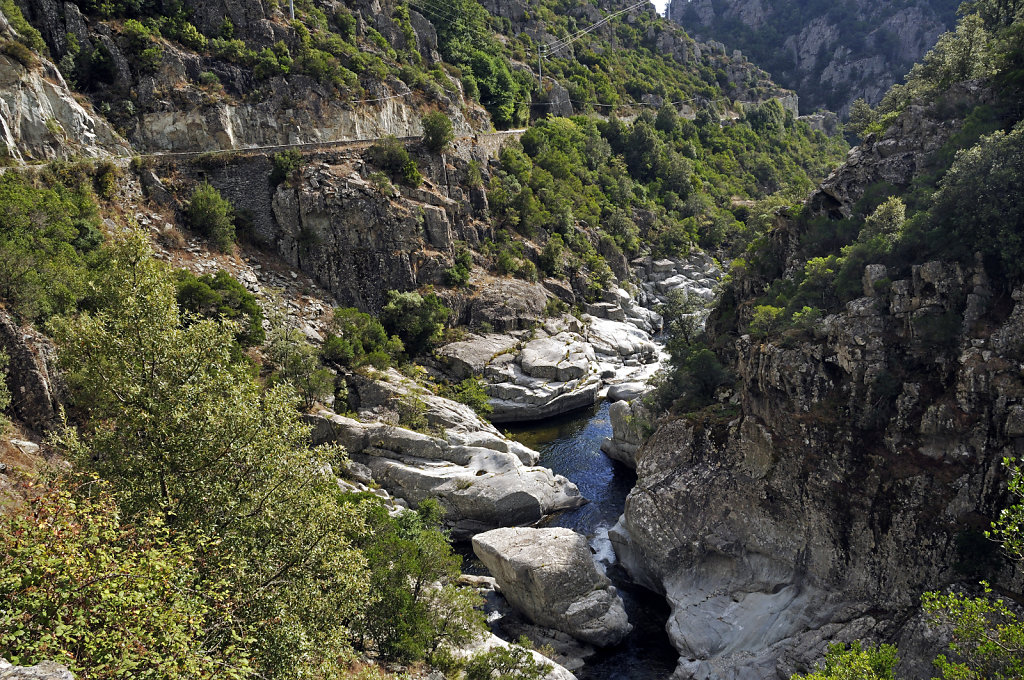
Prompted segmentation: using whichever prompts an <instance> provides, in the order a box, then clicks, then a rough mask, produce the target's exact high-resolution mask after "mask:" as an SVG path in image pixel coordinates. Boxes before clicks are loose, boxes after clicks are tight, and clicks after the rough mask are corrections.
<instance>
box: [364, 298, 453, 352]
mask: <svg viewBox="0 0 1024 680" xmlns="http://www.w3.org/2000/svg"><path fill="white" fill-rule="evenodd" d="M449 314H451V311H450V310H449V309H448V308H447V307H446V306H445V304H444V301H443V300H441V298H439V297H438V296H437V295H435V294H434V293H427V294H426V295H420V294H419V293H417V292H412V291H410V292H406V293H399V292H398V291H397V290H391V291H388V302H387V304H386V305H384V309H383V310H381V314H380V320H381V323H383V324H384V328H386V329H387V331H388V333H392V334H394V335H397V336H398V337H399V338H401V340H402V343H403V344H404V345H405V348H406V350H407V351H408V352H409V354H411V355H413V356H416V355H418V354H420V353H421V352H423V351H424V350H426V349H427V347H428V346H429V345H430V344H431V343H432V342H435V341H437V340H438V339H439V338H440V337H441V332H442V331H443V330H444V325H445V323H446V322H447V321H448V315H449Z"/></svg>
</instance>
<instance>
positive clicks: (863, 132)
mask: <svg viewBox="0 0 1024 680" xmlns="http://www.w3.org/2000/svg"><path fill="white" fill-rule="evenodd" d="M876 120H877V116H876V115H875V112H874V111H873V110H872V109H871V105H870V104H868V103H867V102H866V101H864V99H857V100H856V101H854V102H853V104H852V105H851V106H850V120H849V122H847V124H846V129H847V130H849V131H850V132H852V133H853V134H854V135H856V136H857V138H858V139H864V137H866V136H867V135H868V132H869V131H870V129H871V127H872V126H874V124H875V121H876Z"/></svg>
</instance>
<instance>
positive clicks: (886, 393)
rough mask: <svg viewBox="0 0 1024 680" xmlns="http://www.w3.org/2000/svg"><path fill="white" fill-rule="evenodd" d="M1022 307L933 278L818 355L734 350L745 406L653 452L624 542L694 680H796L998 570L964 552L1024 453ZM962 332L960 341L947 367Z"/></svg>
mask: <svg viewBox="0 0 1024 680" xmlns="http://www.w3.org/2000/svg"><path fill="white" fill-rule="evenodd" d="M884 275H885V272H884V271H871V270H869V272H868V276H867V278H868V280H869V282H870V280H873V277H879V278H881V277H884ZM874 280H877V279H874ZM1022 300H1024V290H1017V291H1014V293H1013V296H1012V299H1007V298H997V297H995V296H993V293H992V291H991V290H990V289H989V287H988V284H987V281H986V277H985V273H984V271H983V270H982V269H981V268H980V267H976V268H973V269H963V268H960V267H959V266H958V265H949V264H944V263H941V262H932V263H927V264H925V265H920V266H918V267H915V268H914V270H913V276H912V278H910V279H906V280H898V281H895V282H893V283H892V288H891V292H890V293H889V295H888V296H887V297H879V296H878V295H876V294H875V293H874V291H873V290H872V291H871V295H870V296H866V297H864V298H861V299H859V300H856V301H854V302H851V303H849V305H848V306H847V309H846V310H845V311H844V312H842V313H840V314H835V315H832V316H830V317H828V318H827V319H826V320H825V321H824V323H823V324H822V329H821V332H823V333H824V334H825V337H824V338H823V339H821V340H815V339H813V338H804V339H797V340H792V341H791V342H789V343H787V345H788V346H782V345H779V344H761V343H758V342H756V341H754V340H752V339H751V338H750V337H749V336H744V337H742V338H740V339H738V340H737V341H736V343H735V355H736V359H735V364H734V369H735V371H736V373H737V379H738V380H737V384H738V385H740V386H741V387H740V388H739V390H738V391H737V393H736V395H735V396H734V398H733V400H732V401H733V402H735V403H726V404H721V405H719V406H718V407H716V408H715V409H713V411H712V413H711V414H709V415H708V417H707V418H706V419H705V420H703V421H701V422H696V423H693V422H686V421H678V422H676V423H673V424H672V425H670V426H668V427H665V428H662V429H660V430H659V431H658V432H657V434H656V435H655V436H654V437H653V438H652V439H651V440H650V441H649V442H648V443H647V444H646V445H645V446H644V447H643V448H642V449H641V450H640V452H639V453H638V454H637V472H638V476H639V480H638V482H637V486H636V488H635V489H634V490H633V491H632V492H631V494H630V496H629V499H628V500H627V504H626V511H625V515H624V517H623V521H622V524H621V527H620V529H621V534H620V544H625V553H626V554H627V556H628V559H627V561H628V562H629V563H630V564H631V565H632V568H633V569H634V571H635V572H636V573H637V574H639V575H640V576H641V578H642V579H644V580H645V581H646V583H647V584H648V585H650V586H652V587H654V588H656V589H658V590H661V591H664V592H665V593H666V594H667V597H668V600H669V602H670V603H671V605H672V607H673V615H672V620H671V622H670V624H669V632H670V635H671V636H672V638H673V640H674V642H675V643H676V645H677V648H678V649H679V650H680V654H681V656H682V660H681V664H680V677H698V678H727V677H737V678H738V677H760V678H774V677H788V674H789V673H791V672H793V671H797V670H801V669H804V668H807V667H809V665H810V664H812V663H813V662H814V661H815V660H816V659H817V658H820V656H821V655H822V654H823V653H824V651H825V641H826V640H835V639H838V640H852V639H857V638H863V637H875V638H883V639H889V640H892V639H897V638H899V637H901V635H903V634H904V632H905V631H904V630H903V625H902V624H903V623H904V621H905V620H906V618H907V617H908V616H909V615H910V613H911V612H912V611H913V610H914V609H915V606H916V603H917V598H918V597H919V595H920V593H921V592H922V591H923V590H925V589H928V588H937V587H941V586H942V585H944V584H946V583H949V582H951V581H954V580H956V579H957V578H958V577H962V576H964V573H962V570H964V569H966V570H967V571H968V572H971V570H972V569H974V568H975V567H977V568H979V569H980V568H984V567H985V566H986V564H985V563H984V560H985V559H986V557H985V556H979V555H977V554H974V555H972V554H968V553H965V552H963V546H964V545H965V543H964V541H966V540H969V539H968V538H965V537H969V536H972V535H973V536H977V535H978V532H979V531H980V530H981V529H984V528H985V527H987V526H988V523H989V522H990V521H991V518H993V517H994V516H995V514H996V512H997V510H998V509H999V508H1000V503H1001V502H1002V501H1003V500H1004V499H1003V498H1002V487H1001V486H1000V479H1001V461H1002V459H1003V457H1005V456H1014V455H1019V451H1020V447H1021V439H1020V437H1021V435H1022V434H1024V404H1022V401H1024V381H1022V379H1021V373H1020V363H1019V362H1020V356H1019V354H1020V350H1019V348H1020V347H1021V343H1022V342H1024V305H1022V304H1021V301H1022ZM1010 310H1012V311H1010ZM1007 312H1009V313H1007ZM949 319H954V320H955V326H956V329H960V328H962V329H964V332H963V334H962V335H959V336H958V337H957V342H958V345H957V346H956V347H955V348H952V349H950V350H949V351H944V350H942V349H941V348H937V346H936V343H937V342H940V341H941V338H937V337H935V335H934V334H936V333H937V331H936V330H935V328H936V327H937V326H938V324H939V323H940V320H947V321H948V320H949ZM956 329H954V331H953V332H954V334H956V333H957V330H956ZM988 557H992V555H991V554H989V555H988ZM974 560H977V562H974ZM958 570H959V571H958ZM906 634H907V635H910V634H911V633H910V632H906ZM751 674H752V675H751ZM910 677H917V676H916V675H911V676H910ZM923 677H929V676H927V675H925V676H923Z"/></svg>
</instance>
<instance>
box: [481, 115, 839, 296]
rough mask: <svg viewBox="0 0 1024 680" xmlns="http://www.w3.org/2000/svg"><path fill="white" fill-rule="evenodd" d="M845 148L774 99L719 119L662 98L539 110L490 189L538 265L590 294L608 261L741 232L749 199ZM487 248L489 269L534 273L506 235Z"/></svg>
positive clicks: (811, 171)
mask: <svg viewBox="0 0 1024 680" xmlns="http://www.w3.org/2000/svg"><path fill="white" fill-rule="evenodd" d="M844 151H845V147H844V145H843V143H842V141H841V140H837V139H834V138H828V137H825V136H824V135H823V134H821V133H820V132H813V131H811V130H810V128H808V127H807V125H806V124H805V123H802V122H797V121H795V120H794V119H793V117H792V115H791V114H789V113H787V112H785V111H784V110H783V109H782V107H781V106H780V105H779V104H778V102H776V101H775V100H769V101H768V102H766V103H764V104H762V105H760V106H757V107H753V108H751V109H750V110H748V111H747V113H746V115H745V117H744V118H743V119H742V120H740V121H736V122H726V123H725V124H722V123H721V122H720V121H719V116H718V114H717V113H716V112H715V110H714V109H704V110H702V111H701V112H700V113H699V114H698V115H697V118H696V120H695V121H690V120H688V119H686V118H683V117H681V116H678V115H677V114H676V112H675V109H674V108H673V107H669V106H666V107H664V108H662V109H661V110H660V111H659V112H658V114H657V116H655V115H654V114H653V113H650V112H647V113H645V114H644V115H642V116H641V117H640V118H639V119H638V120H636V121H635V122H633V123H630V124H627V123H623V122H621V121H619V120H617V119H615V118H612V119H610V120H609V121H607V122H603V121H596V120H594V119H592V118H587V117H582V116H580V117H575V118H549V119H546V120H543V121H539V122H538V123H537V124H536V125H534V126H533V127H531V128H530V129H529V130H528V131H527V132H526V133H525V134H524V135H523V136H522V138H521V146H517V145H514V144H512V145H508V146H506V148H505V149H504V150H503V151H502V153H501V169H500V170H499V171H498V173H497V174H496V175H495V176H494V178H493V179H492V180H491V182H490V186H489V199H490V205H491V207H492V209H493V210H494V212H495V214H496V216H497V217H498V219H499V224H500V225H501V226H502V227H504V228H505V229H506V230H508V231H509V232H518V233H519V234H521V235H523V236H525V237H528V238H535V239H538V240H540V241H541V242H546V243H545V245H544V249H543V252H542V254H541V257H540V259H539V264H540V268H541V271H542V272H543V273H544V274H545V275H547V276H556V277H562V276H564V275H565V273H566V272H572V273H573V275H574V276H581V275H582V276H585V277H586V278H587V283H586V284H585V286H581V287H588V288H589V290H590V294H591V295H592V296H593V297H596V296H597V295H599V294H600V291H601V290H602V289H603V288H604V287H606V284H607V282H608V279H609V277H610V275H611V273H612V271H611V270H609V268H608V264H607V263H611V264H612V265H613V266H615V265H616V264H617V263H621V262H622V261H623V258H632V257H635V256H636V255H638V254H640V253H641V252H649V253H653V254H654V255H656V256H678V255H680V254H684V253H686V252H687V251H688V250H689V248H690V247H691V246H692V245H694V244H700V245H701V246H703V247H704V248H707V249H711V250H718V249H721V248H723V247H727V246H735V245H736V243H737V242H743V241H745V240H746V239H748V238H749V235H748V232H749V229H748V227H747V225H746V224H744V223H743V222H741V221H740V218H742V219H747V217H748V215H749V209H748V207H747V206H748V204H749V203H750V202H751V201H752V200H754V199H764V198H766V197H768V196H769V195H771V194H774V193H777V192H781V193H782V194H783V195H785V196H789V197H790V198H796V197H797V196H799V195H801V194H804V193H806V191H807V190H809V189H810V187H811V186H812V179H811V178H815V177H822V176H823V175H824V174H825V172H826V169H827V167H828V164H829V163H832V162H835V161H837V160H838V159H839V158H840V157H841V155H842V154H843V152H844ZM578 227H583V229H582V230H581V229H579V228H578ZM495 252H496V255H497V266H498V269H499V271H504V272H505V273H517V274H520V275H522V276H524V277H525V278H532V277H533V276H536V274H535V273H534V272H533V271H532V270H529V269H527V270H526V271H525V273H524V271H522V268H523V266H524V263H523V262H522V260H521V254H519V253H517V252H516V251H515V250H514V245H513V244H510V243H507V242H504V241H502V240H501V239H499V241H498V243H496V244H495ZM617 266H618V269H615V273H617V274H618V275H619V276H620V277H621V276H622V275H623V273H624V272H623V271H622V269H623V267H622V265H621V264H617Z"/></svg>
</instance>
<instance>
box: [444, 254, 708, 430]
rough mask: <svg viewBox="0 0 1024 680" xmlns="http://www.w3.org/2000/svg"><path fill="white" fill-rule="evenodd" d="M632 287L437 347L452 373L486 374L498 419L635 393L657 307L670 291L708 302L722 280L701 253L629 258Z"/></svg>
mask: <svg viewBox="0 0 1024 680" xmlns="http://www.w3.org/2000/svg"><path fill="white" fill-rule="evenodd" d="M633 273H634V277H635V280H636V281H637V282H638V283H637V285H636V286H631V287H632V288H633V292H632V293H630V292H629V291H627V290H626V289H624V288H619V287H614V288H612V289H610V290H608V291H606V293H605V295H604V299H603V301H602V302H598V303H593V304H588V305H586V307H585V312H584V313H581V314H579V315H578V316H574V315H569V314H566V315H563V316H561V317H559V318H554V319H547V320H545V321H544V322H543V323H539V324H538V325H536V326H534V327H533V328H530V329H527V330H518V331H517V330H513V331H508V332H504V333H480V334H476V335H471V336H470V337H469V338H467V339H466V340H463V341H460V342H454V343H451V344H448V345H446V346H444V347H442V348H440V349H439V350H438V352H437V356H438V358H439V360H440V362H441V365H442V367H443V370H444V371H446V372H447V373H448V375H449V376H450V377H452V378H455V379H463V378H466V377H469V376H471V375H479V376H482V377H483V380H484V381H485V383H486V387H487V390H488V393H489V394H490V397H491V405H492V407H493V408H494V413H493V414H492V416H491V420H492V421H493V422H495V423H517V422H532V421H537V420H542V419H544V418H550V417H553V416H558V415H562V414H565V413H571V412H573V411H576V410H579V409H582V408H586V407H588V406H593V405H594V404H595V403H596V402H597V400H598V399H599V398H600V397H602V396H605V395H610V396H612V398H625V399H629V398H633V397H636V396H638V395H639V394H640V393H641V392H642V391H643V385H644V384H645V383H646V382H647V380H648V379H649V378H650V377H651V376H652V375H653V374H654V373H655V372H656V371H657V370H658V368H659V366H660V362H661V361H662V359H663V358H664V353H663V350H662V349H661V347H660V345H659V343H658V342H656V340H655V337H656V336H657V334H658V333H659V332H660V331H661V328H662V319H661V316H660V315H659V314H658V313H657V311H655V310H656V308H657V307H659V306H660V305H661V304H663V303H664V302H666V301H667V298H668V295H669V294H671V293H672V292H673V291H684V292H686V293H687V294H689V295H694V296H697V297H699V298H701V299H704V300H710V299H711V298H712V297H713V296H714V289H715V287H716V285H717V283H718V282H719V281H720V280H721V278H722V272H721V270H720V269H719V268H718V267H717V265H716V264H715V262H714V261H713V260H712V259H711V258H710V257H708V256H706V255H704V254H702V253H696V254H693V255H691V256H690V257H688V258H686V259H681V260H668V259H665V260H652V259H650V258H642V259H638V260H636V261H634V262H633Z"/></svg>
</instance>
